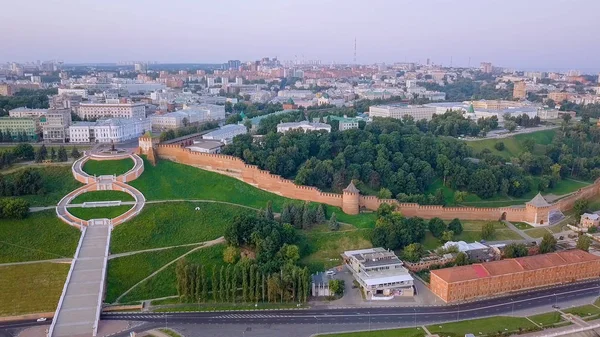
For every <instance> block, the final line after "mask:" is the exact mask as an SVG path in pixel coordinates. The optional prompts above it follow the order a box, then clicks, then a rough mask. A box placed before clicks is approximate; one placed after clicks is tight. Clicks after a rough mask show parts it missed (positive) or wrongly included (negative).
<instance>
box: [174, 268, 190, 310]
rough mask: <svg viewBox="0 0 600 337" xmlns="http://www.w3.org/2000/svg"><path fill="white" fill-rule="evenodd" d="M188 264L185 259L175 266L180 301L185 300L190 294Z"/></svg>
mask: <svg viewBox="0 0 600 337" xmlns="http://www.w3.org/2000/svg"><path fill="white" fill-rule="evenodd" d="M187 268H188V263H187V261H186V259H185V258H182V259H179V261H177V264H176V265H175V277H176V279H177V295H178V296H179V300H180V301H181V300H183V299H184V298H185V297H186V296H187V294H188V280H187V275H186V269H187Z"/></svg>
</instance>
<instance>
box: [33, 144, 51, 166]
mask: <svg viewBox="0 0 600 337" xmlns="http://www.w3.org/2000/svg"><path fill="white" fill-rule="evenodd" d="M47 156H48V150H47V149H46V145H44V144H42V146H40V148H39V149H38V150H37V152H36V153H35V162H36V163H41V162H43V161H44V160H46V157H47Z"/></svg>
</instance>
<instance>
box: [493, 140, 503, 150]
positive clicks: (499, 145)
mask: <svg viewBox="0 0 600 337" xmlns="http://www.w3.org/2000/svg"><path fill="white" fill-rule="evenodd" d="M494 149H496V150H498V151H504V142H497V143H496V144H494Z"/></svg>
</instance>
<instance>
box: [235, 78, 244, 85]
mask: <svg viewBox="0 0 600 337" xmlns="http://www.w3.org/2000/svg"><path fill="white" fill-rule="evenodd" d="M235 84H236V85H242V84H244V79H243V78H241V77H236V78H235Z"/></svg>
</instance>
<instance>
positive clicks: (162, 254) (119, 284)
mask: <svg viewBox="0 0 600 337" xmlns="http://www.w3.org/2000/svg"><path fill="white" fill-rule="evenodd" d="M190 249H192V247H180V248H172V249H167V250H161V251H158V252H148V253H139V254H135V255H129V256H123V257H119V258H116V259H111V260H109V261H108V278H107V280H108V281H107V290H106V299H105V302H107V303H112V302H114V301H115V300H116V299H117V297H119V295H121V294H123V293H124V292H125V291H127V289H129V288H131V287H132V286H133V285H135V284H136V283H138V282H139V281H141V280H143V279H144V278H146V277H148V276H149V275H150V274H152V273H153V272H154V271H156V270H158V269H159V268H160V267H162V266H164V265H165V264H167V263H169V262H171V261H172V260H174V259H176V258H177V257H179V256H181V255H183V254H185V253H186V252H188V251H189V250H190Z"/></svg>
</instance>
